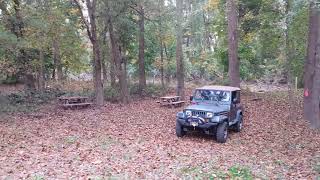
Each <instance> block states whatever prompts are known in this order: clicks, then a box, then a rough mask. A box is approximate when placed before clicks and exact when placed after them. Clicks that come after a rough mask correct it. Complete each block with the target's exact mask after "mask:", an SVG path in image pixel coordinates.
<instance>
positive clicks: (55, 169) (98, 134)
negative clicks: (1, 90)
mask: <svg viewBox="0 0 320 180" xmlns="http://www.w3.org/2000/svg"><path fill="white" fill-rule="evenodd" d="M271 97H272V98H271ZM252 98H253V96H249V95H246V96H243V97H242V102H243V104H244V105H245V108H246V112H245V119H244V120H245V127H244V130H243V131H242V132H241V133H232V134H231V135H230V137H229V140H228V141H227V143H225V144H218V143H217V142H215V141H214V140H213V138H211V137H210V136H205V135H201V134H189V135H187V136H186V137H183V138H177V137H176V135H175V114H176V112H177V111H178V110H179V109H167V108H161V107H159V105H158V104H157V103H155V100H153V99H147V100H140V101H135V102H132V103H130V104H128V105H120V104H107V105H106V106H105V107H103V108H100V109H86V110H76V111H64V110H61V109H57V108H54V107H49V108H46V109H45V110H43V111H41V112H37V113H33V114H28V115H23V114H19V115H14V116H7V117H2V118H1V119H0V179H4V178H9V179H10V178H12V179H18V178H26V179H42V178H43V179H66V178H68V179H71V178H75V179H79V178H80V179H85V178H97V179H99V178H101V179H103V178H108V177H113V178H119V179H164V178H165V179H179V178H191V177H198V178H200V179H201V178H204V179H207V178H212V177H218V178H223V177H227V178H229V177H230V172H231V173H232V167H241V168H244V169H247V170H250V171H251V173H252V174H253V177H254V178H266V179H269V178H271V179H274V178H280V179H314V178H316V177H317V176H319V173H320V132H319V131H316V130H311V129H309V128H308V125H307V124H306V122H304V121H303V120H288V115H289V113H288V105H287V103H286V102H285V99H284V98H281V97H279V96H270V95H266V96H264V97H263V99H262V100H260V101H251V99H252ZM180 109H182V108H180ZM297 114H298V115H299V116H300V114H301V113H300V112H298V113H297ZM298 119H301V117H298ZM230 168H231V171H230ZM234 173H237V172H234ZM243 177H246V176H243ZM247 177H249V176H247Z"/></svg>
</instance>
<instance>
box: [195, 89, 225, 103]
mask: <svg viewBox="0 0 320 180" xmlns="http://www.w3.org/2000/svg"><path fill="white" fill-rule="evenodd" d="M230 99H231V93H230V91H221V90H203V89H197V90H196V91H195V93H194V96H193V100H194V101H198V102H199V101H205V102H222V103H223V104H226V103H228V102H230Z"/></svg>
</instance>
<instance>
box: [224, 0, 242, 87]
mask: <svg viewBox="0 0 320 180" xmlns="http://www.w3.org/2000/svg"><path fill="white" fill-rule="evenodd" d="M227 14H228V58H229V79H230V85H231V86H235V87H240V70H239V59H238V30H237V28H238V15H237V4H236V2H235V0H227Z"/></svg>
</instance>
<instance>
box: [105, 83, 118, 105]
mask: <svg viewBox="0 0 320 180" xmlns="http://www.w3.org/2000/svg"><path fill="white" fill-rule="evenodd" d="M104 98H105V100H106V101H109V102H119V100H120V88H119V87H118V86H117V87H111V86H109V87H106V88H104Z"/></svg>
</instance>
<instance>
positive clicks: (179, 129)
mask: <svg viewBox="0 0 320 180" xmlns="http://www.w3.org/2000/svg"><path fill="white" fill-rule="evenodd" d="M185 134H186V132H185V131H184V130H183V127H182V125H181V124H180V123H179V122H178V121H177V122H176V135H177V136H178V137H183V136H184V135H185Z"/></svg>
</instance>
